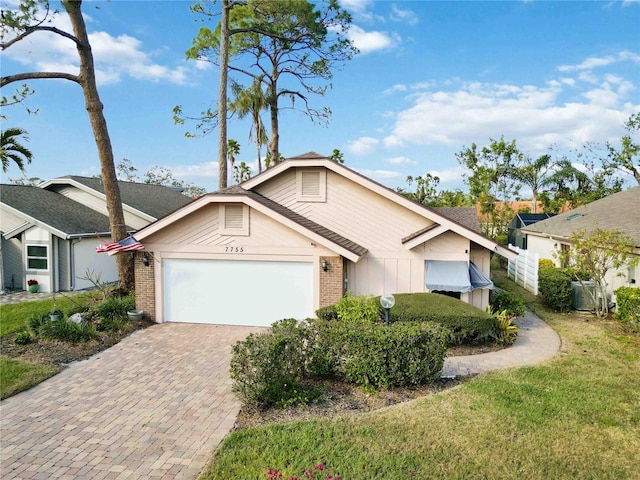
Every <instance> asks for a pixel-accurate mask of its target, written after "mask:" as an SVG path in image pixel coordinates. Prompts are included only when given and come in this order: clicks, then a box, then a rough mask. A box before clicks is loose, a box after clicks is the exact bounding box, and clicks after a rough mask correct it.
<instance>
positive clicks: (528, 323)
mask: <svg viewBox="0 0 640 480" xmlns="http://www.w3.org/2000/svg"><path fill="white" fill-rule="evenodd" d="M515 323H516V324H517V325H518V327H519V332H518V338H517V339H516V341H515V343H514V344H513V345H512V346H511V347H509V348H505V349H504V350H499V351H497V352H490V353H482V354H479V355H466V356H461V357H449V358H445V361H444V366H443V368H442V375H441V376H442V377H445V378H452V377H459V376H465V375H473V374H476V373H483V372H488V371H490V370H500V369H503V368H511V367H518V366H522V365H535V364H537V363H540V362H544V361H545V360H549V359H550V358H553V357H554V356H555V355H556V354H557V353H558V351H559V350H560V337H559V336H558V334H557V333H556V332H555V330H553V328H551V327H550V326H549V325H547V324H546V323H544V322H543V321H542V320H540V319H539V318H538V317H537V316H535V315H534V314H533V313H532V312H530V311H529V310H527V312H526V313H525V315H524V316H523V317H520V318H519V319H518V320H516V322H515Z"/></svg>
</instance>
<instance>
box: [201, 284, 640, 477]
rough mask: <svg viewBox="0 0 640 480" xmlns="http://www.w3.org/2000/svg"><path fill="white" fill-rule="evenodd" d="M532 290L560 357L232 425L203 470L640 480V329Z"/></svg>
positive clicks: (245, 474) (214, 472)
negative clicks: (402, 394) (557, 305)
mask: <svg viewBox="0 0 640 480" xmlns="http://www.w3.org/2000/svg"><path fill="white" fill-rule="evenodd" d="M495 281H496V283H497V284H498V285H500V286H501V287H503V288H504V287H506V288H508V289H510V290H517V291H518V292H519V293H522V292H523V290H522V289H520V288H519V287H517V286H516V285H514V284H513V283H512V282H510V281H508V280H506V279H505V278H503V275H498V277H497V278H496V279H495ZM524 295H525V296H526V298H527V301H528V303H529V305H530V307H531V308H533V309H534V310H535V311H536V312H537V313H538V315H539V316H541V317H542V318H544V319H545V320H546V321H547V322H548V323H549V324H551V325H552V326H553V328H554V329H555V330H556V331H557V332H558V333H559V334H560V336H561V337H562V349H561V353H560V354H559V355H558V356H557V357H556V358H555V359H553V360H551V361H549V362H546V363H545V364H542V365H539V366H535V367H523V368H516V369H511V370H508V371H500V372H492V373H489V374H485V375H482V376H478V377H476V378H474V379H472V380H470V381H469V382H467V383H465V384H463V385H461V386H459V387H456V388H454V389H452V390H449V391H446V392H442V393H439V394H435V395H432V396H429V397H424V398H422V399H419V400H415V401H412V402H409V403H405V404H401V405H397V406H394V407H390V408H387V409H384V410H380V411H377V412H373V413H370V414H366V415H363V416H360V417H356V418H352V419H342V420H335V421H334V420H323V421H312V422H302V423H292V424H286V425H273V426H269V427H261V428H254V429H249V430H245V431H240V432H236V433H233V434H232V435H230V436H229V437H228V438H227V440H225V441H224V442H223V444H222V445H221V446H220V448H219V449H218V451H217V452H216V454H215V455H214V457H213V458H212V460H211V463H210V465H209V466H208V468H207V469H206V471H205V472H204V473H203V475H202V478H203V479H222V478H224V479H243V480H249V479H254V478H255V479H264V478H266V476H265V472H266V471H267V468H276V469H278V470H280V471H281V472H282V473H283V474H284V475H285V478H288V477H290V476H294V475H295V476H298V477H302V474H303V473H304V471H305V470H306V469H308V468H310V467H312V466H313V465H315V464H318V463H324V464H325V465H326V468H327V472H331V473H333V474H334V475H335V474H339V475H341V477H342V479H343V480H352V479H367V480H368V479H394V480H395V479H403V478H407V479H408V478H438V479H440V478H447V479H465V480H466V479H504V478H509V479H510V478H518V479H528V480H529V479H533V480H535V479H575V478H580V479H594V480H595V479H616V480H618V479H639V478H640V464H639V463H638V452H640V337H638V336H631V335H627V334H624V333H623V332H622V331H621V329H620V328H619V327H618V325H617V323H615V322H613V321H600V320H596V319H595V318H592V319H591V320H590V321H588V322H586V321H584V318H583V317H580V316H576V315H561V314H556V313H553V312H549V311H547V310H546V309H545V308H544V307H543V306H542V305H541V304H540V302H539V301H538V300H537V299H536V298H535V297H532V296H531V295H528V294H526V293H525V294H524ZM414 472H415V475H414ZM322 478H324V477H322Z"/></svg>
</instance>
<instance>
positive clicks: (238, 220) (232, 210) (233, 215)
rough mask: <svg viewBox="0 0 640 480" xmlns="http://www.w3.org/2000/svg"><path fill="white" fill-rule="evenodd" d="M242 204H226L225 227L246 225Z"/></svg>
mask: <svg viewBox="0 0 640 480" xmlns="http://www.w3.org/2000/svg"><path fill="white" fill-rule="evenodd" d="M242 211H243V208H242V205H226V206H225V209H224V228H226V229H241V228H242V227H243V226H244V222H243V215H242Z"/></svg>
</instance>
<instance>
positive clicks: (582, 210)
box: [522, 186, 640, 246]
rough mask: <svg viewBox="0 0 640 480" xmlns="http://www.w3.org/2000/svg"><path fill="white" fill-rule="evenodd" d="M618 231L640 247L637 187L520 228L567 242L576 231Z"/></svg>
mask: <svg viewBox="0 0 640 480" xmlns="http://www.w3.org/2000/svg"><path fill="white" fill-rule="evenodd" d="M596 228H599V229H601V230H620V231H621V232H623V233H624V234H626V235H628V236H629V237H631V239H632V240H633V242H634V243H635V245H636V246H640V186H638V187H632V188H629V189H628V190H624V191H622V192H618V193H614V194H613V195H609V196H608V197H605V198H601V199H600V200H596V201H595V202H591V203H588V204H586V205H582V206H580V207H578V208H575V209H573V210H569V211H568V212H565V213H561V214H559V215H556V216H554V217H551V218H548V219H546V220H541V221H539V222H537V223H534V224H532V225H529V226H527V227H526V228H523V229H522V231H523V232H525V233H529V234H534V235H535V234H537V235H545V236H546V235H548V236H553V237H558V238H569V237H570V236H571V235H572V234H573V233H574V232H577V231H581V230H584V231H587V232H588V231H592V230H595V229H596Z"/></svg>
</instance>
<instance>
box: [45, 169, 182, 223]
mask: <svg viewBox="0 0 640 480" xmlns="http://www.w3.org/2000/svg"><path fill="white" fill-rule="evenodd" d="M65 179H69V180H72V181H74V182H77V183H78V184H80V185H84V186H85V187H87V188H90V189H91V190H95V191H96V192H98V193H100V194H103V195H104V185H103V183H102V180H101V179H100V178H95V177H79V176H76V175H67V176H65V177H60V178H57V179H54V180H50V181H49V182H46V183H45V184H44V185H42V186H43V187H44V188H47V186H49V185H53V184H60V183H62V182H64V181H65ZM118 187H119V189H120V200H121V201H122V203H123V204H125V205H128V206H130V207H132V208H135V209H136V210H139V211H140V212H144V213H146V214H147V215H150V216H152V217H154V218H156V219H158V218H162V217H164V216H165V215H168V214H169V213H171V212H173V211H175V210H177V209H178V208H180V207H183V206H185V205H186V204H188V203H189V202H191V201H192V200H191V199H190V198H189V197H187V196H185V195H183V194H182V193H180V191H181V189H180V188H176V187H167V186H164V185H152V184H149V183H134V182H123V181H118Z"/></svg>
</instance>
